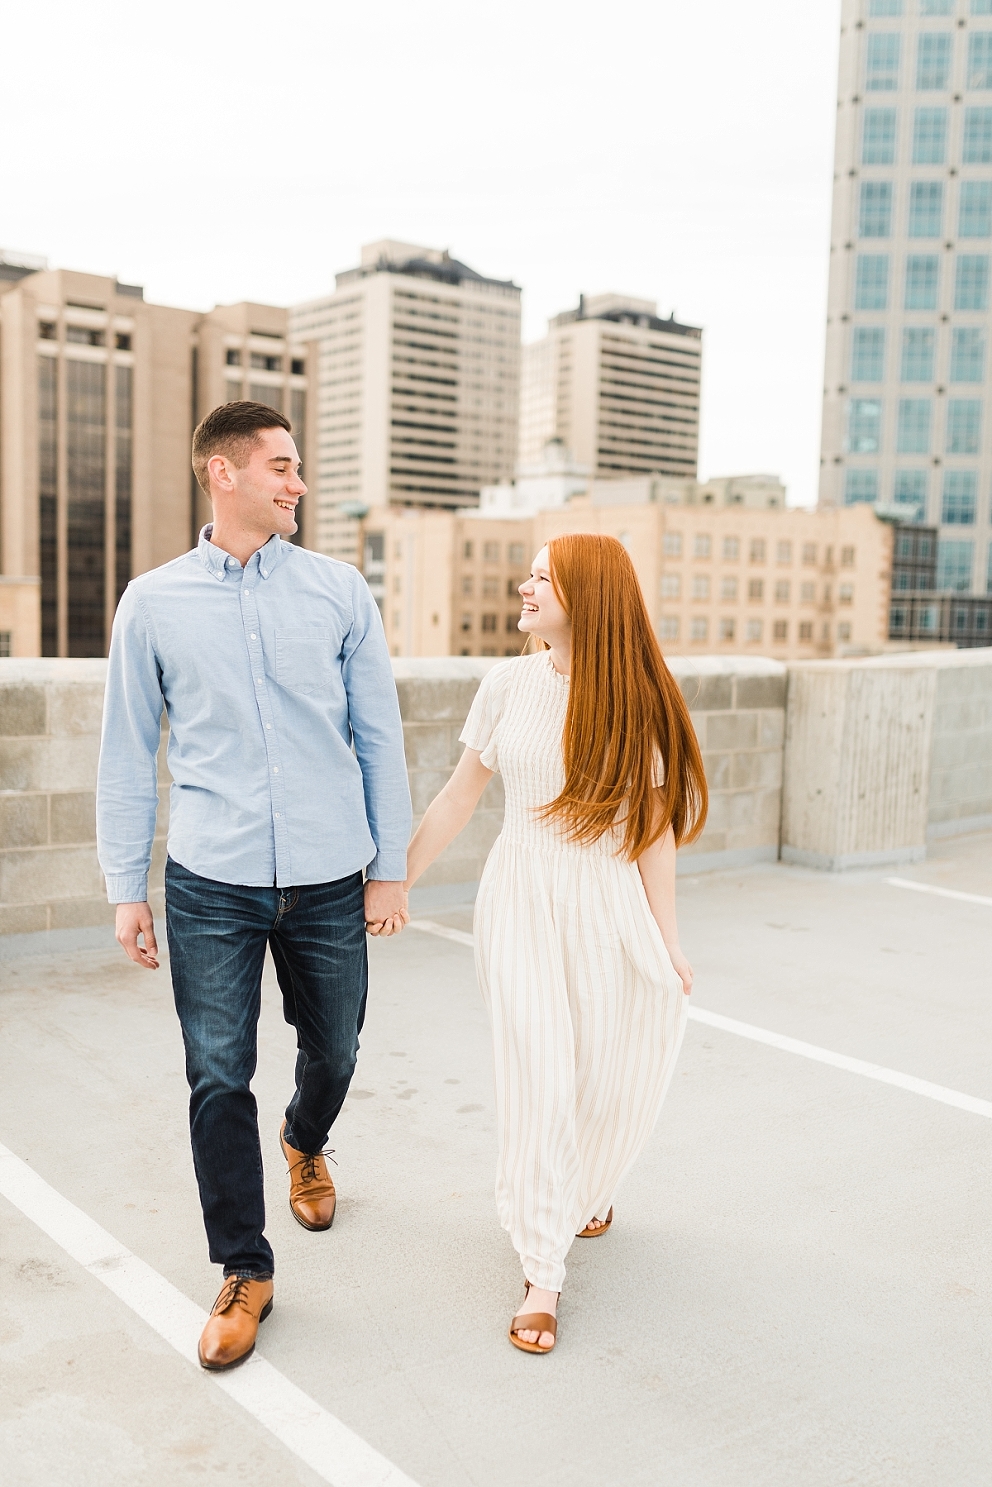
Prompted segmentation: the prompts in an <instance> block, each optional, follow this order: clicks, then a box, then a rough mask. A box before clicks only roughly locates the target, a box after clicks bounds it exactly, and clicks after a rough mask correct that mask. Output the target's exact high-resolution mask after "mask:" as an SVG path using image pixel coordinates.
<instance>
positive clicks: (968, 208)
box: [958, 181, 992, 238]
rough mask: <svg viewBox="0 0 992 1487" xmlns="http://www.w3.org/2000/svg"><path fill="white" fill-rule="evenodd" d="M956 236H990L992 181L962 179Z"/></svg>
mask: <svg viewBox="0 0 992 1487" xmlns="http://www.w3.org/2000/svg"><path fill="white" fill-rule="evenodd" d="M958 236H959V237H963V238H987V237H992V181H962V183H961V206H960V210H959V216H958Z"/></svg>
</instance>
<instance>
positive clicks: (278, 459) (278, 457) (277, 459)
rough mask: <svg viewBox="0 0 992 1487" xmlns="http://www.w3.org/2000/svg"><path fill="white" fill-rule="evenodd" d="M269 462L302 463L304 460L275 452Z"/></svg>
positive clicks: (275, 463)
mask: <svg viewBox="0 0 992 1487" xmlns="http://www.w3.org/2000/svg"><path fill="white" fill-rule="evenodd" d="M268 463H269V464H270V465H300V464H301V463H302V461H301V460H294V459H293V457H292V455H288V454H274V455H273V456H272V458H271V459H270V460H269V461H268Z"/></svg>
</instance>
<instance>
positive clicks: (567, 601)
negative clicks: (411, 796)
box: [544, 532, 708, 861]
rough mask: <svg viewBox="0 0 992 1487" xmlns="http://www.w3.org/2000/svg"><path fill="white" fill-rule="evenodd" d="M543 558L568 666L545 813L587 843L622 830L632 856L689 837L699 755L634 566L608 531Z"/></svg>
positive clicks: (554, 542)
mask: <svg viewBox="0 0 992 1487" xmlns="http://www.w3.org/2000/svg"><path fill="white" fill-rule="evenodd" d="M548 556H549V567H550V570H551V580H552V583H553V584H554V588H555V591H556V593H557V595H558V597H559V599H560V600H561V602H562V604H563V605H564V607H565V609H566V610H567V611H568V614H569V617H570V618H571V621H572V668H571V684H570V687H569V698H568V711H567V712H566V714H565V736H564V753H565V788H564V789H563V790H562V792H561V794H560V795H559V796H558V797H557V798H556V799H555V800H553V801H551V802H550V804H549V805H547V806H546V807H545V810H544V815H545V818H546V819H548V820H554V821H557V822H558V823H559V824H560V825H561V826H562V827H563V828H564V829H565V831H566V833H567V834H568V835H569V836H570V837H571V838H572V839H573V840H574V841H577V842H582V843H585V844H587V845H588V844H590V843H592V842H595V841H597V840H598V839H599V838H600V837H601V836H603V835H604V834H605V833H606V832H607V831H609V830H610V829H611V828H612V827H613V826H614V825H617V826H622V829H623V844H622V847H621V849H620V850H621V852H622V854H623V856H625V857H626V858H628V859H629V860H631V861H633V860H634V859H635V858H637V857H640V855H641V853H642V852H644V851H645V850H646V849H647V848H648V847H650V846H651V845H652V843H653V842H656V841H657V840H658V839H659V838H660V837H662V836H664V834H665V832H666V831H667V830H668V827H669V826H671V827H672V828H673V830H674V833H675V844H676V846H682V845H683V844H684V843H686V842H691V841H695V839H696V837H698V836H699V834H700V832H701V831H702V829H703V826H704V824H705V821H706V811H707V800H708V797H707V790H706V775H705V773H704V771H703V760H702V756H701V755H700V752H699V744H698V743H697V741H696V734H695V730H694V729H693V726H692V720H691V718H690V717H689V709H688V708H687V707H686V704H685V699H684V697H683V696H682V692H681V690H680V688H679V684H678V682H677V681H676V680H675V678H674V676H673V675H672V673H671V672H670V671H669V669H668V667H667V666H666V665H665V659H664V657H663V656H662V654H661V647H660V646H659V645H658V642H657V640H656V638H655V634H654V631H653V629H652V628H651V621H650V618H649V616H648V611H647V606H646V605H645V603H644V596H643V594H642V593H641V586H640V584H639V583H638V580H637V574H636V573H635V571H634V565H633V563H632V562H631V561H630V558H629V557H628V555H627V552H626V551H625V549H624V547H623V545H622V544H621V543H620V542H618V541H617V539H616V538H615V537H604V536H600V535H598V534H596V533H584V532H583V533H574V534H571V535H567V536H562V537H553V538H552V539H551V540H550V541H549V543H548ZM659 760H660V762H661V765H662V767H663V769H664V779H663V781H662V782H661V783H660V784H659V783H658V780H657V775H658V763H659Z"/></svg>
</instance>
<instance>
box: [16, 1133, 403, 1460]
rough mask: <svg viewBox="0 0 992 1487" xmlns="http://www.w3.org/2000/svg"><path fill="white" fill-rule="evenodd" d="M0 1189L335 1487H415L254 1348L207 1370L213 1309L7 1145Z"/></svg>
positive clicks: (208, 1378)
mask: <svg viewBox="0 0 992 1487" xmlns="http://www.w3.org/2000/svg"><path fill="white" fill-rule="evenodd" d="M0 1193H2V1194H3V1196H4V1197H5V1198H6V1199H7V1200H8V1202H10V1203H12V1204H13V1205H14V1207H15V1208H17V1209H19V1210H20V1211H21V1213H23V1214H24V1215H25V1217H26V1218H29V1219H30V1220H31V1222H32V1223H33V1224H37V1226H38V1228H39V1229H41V1230H42V1231H43V1232H44V1233H45V1234H47V1235H48V1237H49V1239H53V1240H54V1241H55V1243H56V1244H57V1245H59V1246H60V1247H61V1248H62V1249H63V1250H64V1251H65V1252H66V1254H67V1255H70V1256H71V1257H72V1259H73V1260H76V1261H77V1262H78V1264H80V1265H82V1266H83V1268H84V1269H85V1270H88V1271H89V1273H90V1275H92V1276H95V1277H96V1279H97V1280H98V1281H102V1283H103V1284H104V1285H105V1286H106V1287H107V1289H108V1290H110V1291H113V1293H114V1295H115V1296H117V1297H118V1298H119V1299H120V1300H121V1301H123V1302H124V1304H125V1305H126V1306H129V1307H130V1308H131V1310H132V1311H133V1312H135V1313H136V1314H137V1315H138V1316H139V1317H140V1318H141V1319H142V1321H144V1322H147V1324H148V1326H149V1327H151V1328H152V1329H153V1330H154V1331H155V1332H157V1333H158V1334H159V1336H160V1337H164V1338H165V1340H166V1342H167V1343H170V1344H171V1346H172V1347H174V1348H175V1349H176V1351H177V1352H178V1353H181V1354H182V1355H183V1357H184V1358H186V1359H187V1360H188V1361H189V1362H190V1363H193V1364H194V1365H195V1366H196V1369H197V1372H198V1373H199V1374H200V1377H201V1378H202V1379H203V1381H204V1383H205V1384H209V1385H214V1384H216V1386H217V1387H218V1388H219V1389H223V1390H224V1393H225V1394H229V1395H230V1397H231V1398H232V1399H234V1400H236V1401H237V1402H238V1404H240V1405H241V1406H242V1408H243V1409H245V1410H247V1411H248V1413H249V1414H250V1415H253V1416H254V1418H255V1419H256V1420H257V1421H258V1422H259V1424H261V1425H264V1426H265V1428H266V1430H268V1431H270V1432H271V1433H272V1435H274V1436H275V1437H276V1438H277V1439H278V1440H280V1441H281V1442H282V1444H283V1445H284V1446H286V1447H287V1448H288V1449H289V1450H290V1451H292V1452H293V1454H294V1456H298V1457H299V1459H300V1460H301V1461H303V1462H305V1463H306V1464H307V1466H309V1467H310V1468H311V1470H313V1471H315V1472H316V1473H317V1475H318V1476H319V1477H321V1478H322V1479H323V1480H324V1481H325V1482H330V1483H331V1484H332V1487H416V1483H415V1482H414V1481H413V1480H412V1478H410V1477H408V1476H406V1475H405V1474H404V1473H403V1472H401V1471H400V1470H399V1468H398V1467H395V1466H393V1464H392V1462H390V1461H387V1460H386V1458H385V1457H384V1456H380V1455H379V1453H378V1451H376V1450H374V1449H373V1448H372V1447H371V1446H370V1445H368V1444H367V1443H366V1442H365V1441H363V1440H362V1438H361V1436H359V1435H356V1434H355V1432H354V1431H353V1430H349V1429H348V1427H347V1425H344V1424H343V1423H342V1422H341V1421H340V1420H338V1419H337V1418H336V1417H335V1416H334V1415H332V1414H329V1413H328V1411H327V1410H325V1409H323V1408H322V1407H321V1406H320V1405H319V1404H317V1403H316V1401H315V1400H313V1399H311V1398H310V1396H309V1395H308V1394H304V1393H303V1390H302V1389H298V1388H297V1387H296V1385H295V1384H292V1383H290V1381H289V1379H287V1378H286V1376H285V1374H282V1373H280V1372H279V1370H278V1369H277V1368H273V1367H272V1364H271V1363H266V1361H265V1359H264V1358H261V1357H259V1355H258V1354H257V1353H256V1354H255V1355H254V1356H253V1357H251V1358H249V1360H248V1362H247V1363H243V1364H242V1365H241V1367H240V1368H236V1369H234V1370H233V1371H232V1372H231V1373H205V1372H203V1370H202V1369H201V1368H200V1366H199V1363H198V1362H197V1356H196V1345H197V1342H198V1340H199V1336H200V1333H201V1331H202V1330H203V1326H204V1323H205V1322H206V1320H207V1313H206V1312H205V1311H203V1310H202V1309H201V1308H200V1307H199V1306H197V1305H196V1303H195V1302H193V1301H190V1299H189V1297H188V1296H184V1295H183V1293H182V1292H181V1291H179V1290H177V1289H176V1287H175V1286H173V1285H172V1284H171V1283H170V1282H169V1281H167V1280H166V1279H165V1277H164V1276H162V1275H159V1273H158V1271H157V1270H153V1269H152V1267H151V1266H150V1265H146V1264H145V1262H144V1260H139V1258H138V1256H137V1255H134V1254H132V1253H131V1251H130V1250H129V1249H126V1248H125V1247H124V1245H123V1244H119V1243H118V1241H117V1240H116V1239H115V1238H114V1237H113V1235H112V1234H108V1233H107V1231H106V1229H101V1227H100V1225H99V1224H97V1223H94V1221H93V1220H92V1219H91V1218H90V1217H89V1215H88V1214H85V1213H83V1211H82V1209H80V1208H77V1207H76V1206H75V1204H73V1203H70V1202H69V1200H68V1199H67V1198H63V1197H62V1195H61V1193H58V1192H56V1191H55V1189H54V1188H53V1187H51V1186H50V1185H49V1184H48V1183H47V1182H45V1180H44V1178H42V1177H39V1176H38V1174H37V1172H35V1171H34V1170H33V1169H32V1168H31V1167H29V1166H28V1164H27V1163H26V1162H22V1161H21V1159H20V1157H17V1156H15V1155H14V1153H13V1152H12V1151H9V1150H8V1149H7V1147H6V1146H0Z"/></svg>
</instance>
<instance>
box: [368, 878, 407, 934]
mask: <svg viewBox="0 0 992 1487" xmlns="http://www.w3.org/2000/svg"><path fill="white" fill-rule="evenodd" d="M409 922H410V911H409V909H408V908H407V891H406V886H405V885H404V884H403V883H384V882H381V881H380V880H378V879H376V878H369V879H368V880H367V881H366V884H365V928H366V930H367V931H368V933H369V934H370V935H376V936H379V935H382V936H384V937H388V936H389V935H398V934H399V932H400V930H401V929H402V928H403V926H404V924H409Z"/></svg>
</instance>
